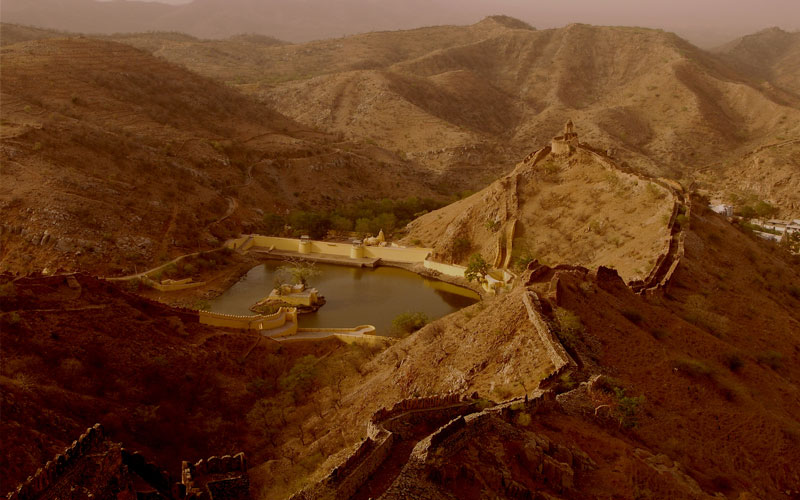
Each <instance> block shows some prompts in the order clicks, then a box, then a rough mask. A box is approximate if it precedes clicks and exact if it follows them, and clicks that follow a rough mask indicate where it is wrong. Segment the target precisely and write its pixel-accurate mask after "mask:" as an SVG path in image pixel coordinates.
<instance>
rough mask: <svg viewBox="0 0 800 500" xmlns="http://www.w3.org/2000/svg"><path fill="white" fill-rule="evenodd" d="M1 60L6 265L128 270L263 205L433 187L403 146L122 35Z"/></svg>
mask: <svg viewBox="0 0 800 500" xmlns="http://www.w3.org/2000/svg"><path fill="white" fill-rule="evenodd" d="M0 57H2V64H3V69H4V71H3V73H2V125H1V126H0V146H2V151H1V152H0V154H2V162H3V171H2V177H3V179H4V180H5V181H4V182H3V183H2V188H0V211H2V220H3V221H2V225H3V226H2V234H0V238H2V240H3V246H2V250H1V251H0V262H1V264H0V267H2V268H3V269H13V270H15V271H25V270H31V269H42V268H45V267H48V268H50V269H51V270H55V269H57V268H66V269H75V268H83V269H91V270H94V271H96V272H99V273H117V272H130V271H133V270H134V268H135V267H138V269H142V268H145V267H152V264H154V263H156V262H160V261H163V260H164V259H166V258H167V257H170V256H174V255H176V254H183V253H188V251H192V250H197V249H201V248H212V247H215V246H217V245H219V244H220V241H221V240H224V239H225V238H227V236H228V235H231V234H238V233H239V232H240V231H241V230H242V229H243V228H249V229H251V230H257V228H258V224H259V223H260V221H261V219H262V216H263V214H264V212H265V211H268V212H277V211H283V210H286V209H289V208H293V207H298V206H300V205H301V204H304V206H312V205H313V206H317V207H330V206H332V205H333V204H334V203H337V202H341V201H346V200H354V199H361V198H362V197H363V196H365V194H364V191H363V186H364V185H369V186H370V188H371V190H372V191H371V196H372V197H375V198H381V197H385V196H389V197H401V196H408V195H411V194H414V195H422V196H426V195H428V194H430V193H431V191H430V190H429V189H428V188H427V187H426V186H425V182H424V181H422V182H421V181H420V176H418V175H415V173H414V172H415V169H414V167H413V165H411V164H409V163H408V162H406V161H403V160H401V159H399V158H398V157H397V156H396V155H395V154H394V153H389V152H387V151H385V150H381V149H379V148H377V147H375V146H372V145H368V144H363V143H361V144H358V143H353V142H344V141H341V140H339V139H338V138H337V137H336V136H333V135H330V134H325V133H320V132H316V131H314V130H311V129H308V128H307V127H303V126H300V125H298V124H296V123H295V122H293V121H292V120H291V119H288V118H286V117H284V116H282V115H280V114H279V113H277V112H275V111H273V110H271V109H269V108H266V107H265V106H263V105H261V104H258V103H256V102H255V101H253V100H252V99H251V98H248V97H245V96H242V95H241V94H240V93H238V92H236V91H234V90H231V89H229V88H227V87H225V86H223V85H221V84H219V83H216V82H214V81H211V80H209V79H207V78H204V77H200V76H198V75H196V74H193V73H191V72H189V71H187V70H185V69H183V68H180V67H178V66H176V65H174V64H170V63H167V62H164V61H163V60H161V59H157V58H155V57H153V56H152V55H150V54H149V53H147V52H144V51H141V50H138V49H134V48H132V47H130V46H128V45H123V44H119V43H114V42H107V41H99V40H94V39H87V38H71V39H54V40H40V41H31V42H25V43H17V44H12V45H7V46H5V47H4V48H3V49H2V54H1V56H0ZM310 179H314V182H309V180H310Z"/></svg>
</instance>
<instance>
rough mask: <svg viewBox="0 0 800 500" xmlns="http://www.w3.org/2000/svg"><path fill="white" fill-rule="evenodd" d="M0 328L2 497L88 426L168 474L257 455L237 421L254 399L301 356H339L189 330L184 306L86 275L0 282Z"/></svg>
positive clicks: (322, 348) (316, 348)
mask: <svg viewBox="0 0 800 500" xmlns="http://www.w3.org/2000/svg"><path fill="white" fill-rule="evenodd" d="M0 331H2V344H3V368H2V372H0V386H2V391H0V392H2V405H3V419H2V423H0V434H1V435H2V436H3V452H2V454H0V467H2V469H3V476H2V479H0V491H2V492H3V494H5V492H8V491H11V490H12V489H14V488H16V485H17V484H18V483H19V482H21V481H22V480H24V479H25V478H26V477H28V476H29V475H32V474H33V473H34V472H35V471H36V469H37V468H39V467H41V466H43V465H44V463H45V462H47V461H48V460H51V459H52V458H53V457H54V456H55V455H56V453H59V452H61V450H62V449H63V448H64V447H65V446H67V445H69V443H71V442H72V441H73V439H76V438H77V436H79V435H80V434H81V433H82V432H83V431H84V430H85V428H86V427H87V426H91V425H94V424H93V423H92V422H95V423H96V422H102V424H103V426H104V427H105V429H106V431H107V433H108V434H109V437H111V438H112V439H115V440H117V441H123V442H125V443H126V446H127V447H129V448H130V449H134V450H140V451H142V452H143V453H144V454H145V455H146V456H147V457H148V458H149V459H150V460H153V461H155V462H156V463H159V464H162V465H163V466H165V467H169V469H168V470H169V471H170V473H171V474H173V475H175V474H177V472H178V471H177V467H178V466H179V465H180V461H181V460H190V461H192V462H194V461H196V460H198V459H201V458H205V457H209V456H212V455H216V456H221V455H224V454H228V453H237V452H238V451H245V452H247V453H248V454H252V455H250V456H257V455H259V454H261V456H262V457H263V453H264V452H265V450H266V448H268V447H269V443H268V440H267V439H266V438H265V436H264V434H263V433H262V432H261V431H260V430H259V428H257V427H255V428H253V427H250V426H249V425H248V420H247V413H248V412H249V411H250V410H251V408H252V406H253V405H254V403H255V402H256V401H258V400H260V399H262V398H265V397H270V396H272V395H274V394H275V393H276V392H278V389H277V386H276V385H277V380H278V379H279V378H280V377H281V376H283V375H285V374H286V373H288V372H289V371H290V370H291V369H292V367H293V366H294V364H295V362H297V360H299V359H301V358H302V357H303V356H312V357H313V356H316V357H320V358H321V357H323V356H327V357H328V358H329V359H336V358H339V361H341V355H342V354H346V353H347V352H348V351H347V349H343V348H342V345H341V344H339V343H337V342H318V343H312V344H293V345H283V346H280V345H279V344H278V343H277V342H271V343H264V342H259V336H258V335H257V334H254V333H247V332H241V331H237V332H230V331H225V330H219V329H215V328H212V327H209V326H206V325H201V324H200V323H199V322H198V316H197V312H196V311H194V312H193V311H189V310H185V309H173V308H170V307H167V306H164V305H163V304H160V303H158V302H155V301H150V300H147V299H144V298H142V297H139V296H137V295H134V294H131V293H128V292H126V291H123V290H120V289H118V288H116V287H115V286H113V285H111V284H109V283H108V282H103V281H100V280H97V279H96V278H92V277H89V276H88V275H76V276H72V277H69V278H66V277H65V276H54V277H41V276H30V277H25V278H19V279H13V278H12V277H11V276H10V275H7V274H3V275H0ZM278 353H280V356H278ZM313 359H316V358H313ZM353 359H356V358H353ZM267 360H268V362H267ZM259 381H260V382H259ZM268 381H269V382H268ZM259 384H261V385H259ZM286 416H287V418H290V417H289V415H288V414H287V415H286Z"/></svg>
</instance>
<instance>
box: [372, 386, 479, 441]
mask: <svg viewBox="0 0 800 500" xmlns="http://www.w3.org/2000/svg"><path fill="white" fill-rule="evenodd" d="M469 399H470V398H462V397H461V396H460V395H458V394H449V395H446V396H431V397H427V398H409V399H403V400H401V401H398V402H397V403H395V404H394V405H393V406H392V407H391V408H381V409H380V410H378V411H376V412H375V413H373V414H372V417H371V418H370V419H369V424H368V426H367V433H368V434H369V435H370V436H373V435H377V433H379V432H380V431H381V430H382V429H383V428H384V427H383V423H384V422H386V421H388V420H391V419H393V418H395V417H397V416H399V415H402V414H404V413H408V412H409V411H415V410H428V409H431V408H439V407H442V406H451V405H457V404H459V403H463V402H466V401H469Z"/></svg>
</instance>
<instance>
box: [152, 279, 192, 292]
mask: <svg viewBox="0 0 800 500" xmlns="http://www.w3.org/2000/svg"><path fill="white" fill-rule="evenodd" d="M187 279H188V280H189V281H186V280H179V282H176V283H164V282H162V283H159V282H158V281H155V280H152V279H150V278H148V277H144V278H142V283H144V284H145V285H147V286H149V287H150V288H153V289H155V290H158V291H159V292H178V291H181V290H190V289H192V288H199V287H201V286H203V285H205V284H206V282H205V281H191V278H187Z"/></svg>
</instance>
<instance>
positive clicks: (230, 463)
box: [180, 453, 250, 499]
mask: <svg viewBox="0 0 800 500" xmlns="http://www.w3.org/2000/svg"><path fill="white" fill-rule="evenodd" d="M180 484H181V486H182V488H183V490H184V491H185V494H186V496H187V497H191V498H194V497H196V496H201V497H205V495H206V494H208V495H209V498H230V499H245V498H249V497H250V495H249V491H250V478H249V475H248V473H247V459H246V458H245V455H244V453H238V454H236V455H234V456H231V455H223V456H221V457H210V458H208V459H207V460H199V461H198V462H196V463H194V464H192V463H189V462H183V464H182V465H181V483H180Z"/></svg>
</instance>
